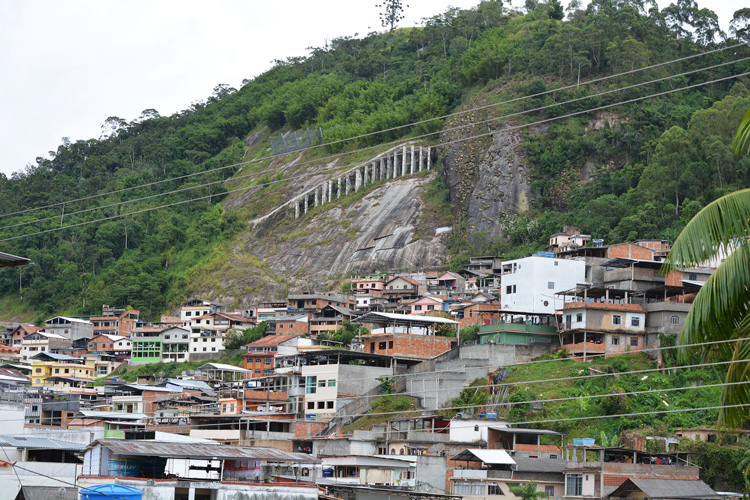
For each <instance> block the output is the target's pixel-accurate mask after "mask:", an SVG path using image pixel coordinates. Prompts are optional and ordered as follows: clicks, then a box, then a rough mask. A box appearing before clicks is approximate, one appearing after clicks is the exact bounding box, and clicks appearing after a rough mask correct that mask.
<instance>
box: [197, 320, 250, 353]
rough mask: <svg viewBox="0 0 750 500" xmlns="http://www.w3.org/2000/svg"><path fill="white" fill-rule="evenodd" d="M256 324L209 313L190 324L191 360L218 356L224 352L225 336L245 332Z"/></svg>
mask: <svg viewBox="0 0 750 500" xmlns="http://www.w3.org/2000/svg"><path fill="white" fill-rule="evenodd" d="M253 326H255V323H254V322H253V321H252V320H250V319H248V318H245V317H243V316H239V315H237V314H228V313H209V314H205V315H203V316H198V317H197V318H193V320H192V321H191V322H190V344H189V349H190V351H189V355H190V357H191V359H205V356H202V355H208V356H211V355H216V354H217V353H218V352H220V351H223V350H224V335H226V333H227V332H228V331H229V330H237V331H243V330H246V329H248V328H251V327H253Z"/></svg>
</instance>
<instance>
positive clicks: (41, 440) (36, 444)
mask: <svg viewBox="0 0 750 500" xmlns="http://www.w3.org/2000/svg"><path fill="white" fill-rule="evenodd" d="M0 445H2V446H10V447H13V448H25V449H29V450H71V451H81V450H83V449H85V448H86V445H84V444H80V443H71V442H69V441H61V440H59V439H51V438H45V437H28V436H5V435H0Z"/></svg>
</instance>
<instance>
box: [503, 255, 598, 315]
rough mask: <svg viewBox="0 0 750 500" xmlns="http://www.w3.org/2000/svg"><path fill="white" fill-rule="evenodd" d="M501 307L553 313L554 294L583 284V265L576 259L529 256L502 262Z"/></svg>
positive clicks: (510, 309)
mask: <svg viewBox="0 0 750 500" xmlns="http://www.w3.org/2000/svg"><path fill="white" fill-rule="evenodd" d="M502 266H503V275H502V281H501V294H500V305H501V306H502V308H503V310H508V311H523V312H526V313H530V314H553V313H554V312H555V310H556V309H557V308H558V307H559V306H560V304H559V302H560V301H559V299H558V303H557V304H556V303H555V298H556V297H555V294H556V293H558V292H562V291H565V290H570V289H571V288H574V287H575V286H576V285H578V284H579V283H584V280H585V268H586V265H585V264H584V263H583V262H581V261H578V260H566V259H555V258H549V257H539V256H532V257H526V258H523V259H517V260H511V261H506V262H503V265H502Z"/></svg>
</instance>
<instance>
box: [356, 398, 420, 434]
mask: <svg viewBox="0 0 750 500" xmlns="http://www.w3.org/2000/svg"><path fill="white" fill-rule="evenodd" d="M415 401H416V400H415V399H414V398H410V397H408V396H395V395H392V394H389V395H388V396H382V397H379V398H378V399H376V400H375V402H374V403H373V404H372V410H370V411H369V412H368V414H367V415H365V416H364V417H362V418H360V419H359V420H356V421H354V422H352V423H351V424H349V425H347V426H345V427H344V432H345V433H350V432H352V431H364V430H370V428H371V427H372V426H373V425H378V424H384V423H386V422H387V421H388V420H393V419H396V418H408V417H413V416H414V415H415V413H414V412H411V411H409V410H418V409H419V408H417V405H416V402H415ZM383 413H385V415H382V414H383Z"/></svg>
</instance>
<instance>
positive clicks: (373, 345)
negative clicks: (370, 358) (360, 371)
mask: <svg viewBox="0 0 750 500" xmlns="http://www.w3.org/2000/svg"><path fill="white" fill-rule="evenodd" d="M370 352H375V342H370Z"/></svg>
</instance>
